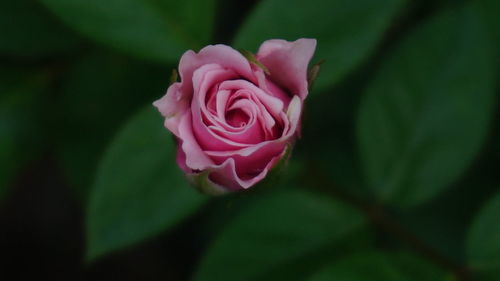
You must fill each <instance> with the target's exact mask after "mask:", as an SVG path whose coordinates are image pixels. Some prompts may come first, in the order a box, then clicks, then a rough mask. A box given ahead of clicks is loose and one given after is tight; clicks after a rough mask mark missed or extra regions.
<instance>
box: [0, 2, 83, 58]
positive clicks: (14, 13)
mask: <svg viewBox="0 0 500 281" xmlns="http://www.w3.org/2000/svg"><path fill="white" fill-rule="evenodd" d="M0 34H2V36H0V54H5V55H11V56H23V57H26V56H28V57H31V56H47V55H54V54H58V53H62V52H67V51H69V50H71V49H72V48H75V47H76V46H77V45H78V44H79V42H80V39H79V38H78V36H76V35H75V34H73V33H72V32H71V31H70V30H68V29H67V28H65V27H64V26H63V25H61V24H60V23H58V22H57V20H56V19H55V18H54V17H53V16H52V15H51V14H50V13H49V12H47V11H46V10H45V9H44V7H43V6H41V5H40V4H39V3H36V1H33V0H16V1H0Z"/></svg>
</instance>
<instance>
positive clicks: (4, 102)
mask: <svg viewBox="0 0 500 281" xmlns="http://www.w3.org/2000/svg"><path fill="white" fill-rule="evenodd" d="M48 82H49V79H48V76H47V75H46V73H44V72H39V71H36V70H21V69H14V68H9V69H0V199H1V198H2V197H4V196H5V195H6V194H7V188H8V187H9V185H10V184H11V183H12V181H13V180H14V178H15V177H16V176H17V174H18V171H19V169H20V168H21V167H22V165H23V164H24V163H25V162H27V161H29V160H32V159H35V158H36V157H37V156H38V155H39V153H40V151H41V150H42V149H43V148H45V147H44V144H45V142H44V135H43V130H41V122H40V119H41V118H40V115H39V113H40V112H39V109H40V107H43V106H42V105H43V104H42V103H41V100H42V93H43V92H44V91H46V87H47V85H48Z"/></svg>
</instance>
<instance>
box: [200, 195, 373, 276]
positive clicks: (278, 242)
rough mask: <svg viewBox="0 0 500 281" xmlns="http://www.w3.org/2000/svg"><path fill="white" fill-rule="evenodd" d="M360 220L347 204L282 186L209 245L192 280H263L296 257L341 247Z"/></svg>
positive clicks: (359, 224)
mask: <svg viewBox="0 0 500 281" xmlns="http://www.w3.org/2000/svg"><path fill="white" fill-rule="evenodd" d="M363 223H364V220H363V218H362V216H361V215H360V214H359V213H358V212H356V210H353V209H352V208H350V207H349V206H346V205H344V204H343V203H340V202H337V201H333V200H331V199H328V198H325V197H322V196H319V195H315V194H313V193H309V192H305V191H301V190H297V189H293V188H289V187H287V188H284V189H282V190H281V192H274V193H271V194H268V195H267V196H262V197H261V198H260V200H259V201H256V202H253V204H252V205H251V206H250V207H249V208H248V209H246V210H244V211H242V212H241V213H240V214H239V216H237V217H236V218H235V220H234V221H233V222H232V223H230V224H229V225H228V226H227V227H226V228H225V229H224V230H223V231H222V232H221V233H220V234H219V235H218V236H217V239H216V241H214V243H212V245H211V248H209V249H208V251H207V253H206V256H205V257H204V258H203V260H202V262H201V266H200V268H199V269H198V272H197V273H196V275H195V278H194V280H196V281H205V280H218V281H225V280H231V281H243V280H262V279H263V278H264V277H265V276H267V274H268V273H269V272H272V271H273V270H275V269H277V268H280V267H282V266H285V265H286V264H289V263H293V262H294V261H296V260H297V259H300V258H303V257H305V256H308V255H314V253H315V252H317V251H321V250H324V248H326V247H328V246H332V243H333V244H334V245H333V246H335V245H341V244H342V243H340V242H339V240H341V239H342V238H346V237H347V236H349V235H352V234H353V233H354V232H355V231H358V230H360V228H361V226H362V225H363Z"/></svg>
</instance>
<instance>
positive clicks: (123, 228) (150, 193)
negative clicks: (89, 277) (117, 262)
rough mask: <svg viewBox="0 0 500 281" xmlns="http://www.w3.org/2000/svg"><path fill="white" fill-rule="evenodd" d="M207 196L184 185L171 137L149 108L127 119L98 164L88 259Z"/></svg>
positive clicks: (154, 229)
mask: <svg viewBox="0 0 500 281" xmlns="http://www.w3.org/2000/svg"><path fill="white" fill-rule="evenodd" d="M205 199H206V197H204V196H202V195H201V194H199V193H198V192H196V190H195V189H194V188H192V187H190V186H189V185H188V184H187V181H186V179H185V177H184V175H183V174H182V172H181V171H180V169H179V168H178V167H177V165H176V164H175V145H174V141H173V139H172V136H171V135H170V134H169V133H168V132H167V131H166V129H165V128H163V120H162V118H161V116H160V114H159V113H158V112H157V111H156V110H155V109H154V108H153V106H150V107H148V108H147V109H146V110H143V111H141V112H140V113H139V114H138V115H137V116H135V117H134V118H133V119H132V120H131V121H130V122H129V123H127V126H126V127H125V128H124V129H123V130H122V131H121V132H120V133H119V134H118V136H117V137H116V139H115V141H114V142H113V143H112V145H111V146H110V148H109V150H108V151H107V153H106V154H105V155H104V158H103V160H102V162H101V165H100V167H99V171H98V174H97V180H96V182H95V185H94V189H93V192H92V194H91V197H90V202H89V208H88V213H87V235H88V237H87V238H88V248H87V259H88V260H93V259H95V258H97V257H99V256H102V255H104V254H107V253H109V252H111V251H114V250H118V249H120V248H124V247H127V246H130V245H132V244H135V243H137V242H140V241H142V240H144V239H147V238H150V237H152V236H154V235H156V234H158V233H160V232H161V231H165V230H167V229H168V228H171V227H173V226H174V225H175V224H177V223H179V222H180V221H181V220H183V219H185V218H186V217H188V216H189V215H190V214H192V213H193V212H194V211H195V210H196V209H198V208H200V207H201V206H202V204H203V203H204V202H205Z"/></svg>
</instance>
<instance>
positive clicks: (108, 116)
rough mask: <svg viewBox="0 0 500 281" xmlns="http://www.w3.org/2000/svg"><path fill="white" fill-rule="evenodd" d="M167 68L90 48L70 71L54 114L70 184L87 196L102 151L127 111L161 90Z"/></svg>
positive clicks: (131, 111)
mask: <svg viewBox="0 0 500 281" xmlns="http://www.w3.org/2000/svg"><path fill="white" fill-rule="evenodd" d="M168 75H169V71H168V68H160V67H156V66H151V65H148V64H144V63H139V62H135V61H130V60H125V59H123V58H121V57H119V56H114V55H110V54H107V53H101V52H92V53H90V54H89V55H86V56H83V57H82V58H81V60H80V61H78V62H77V63H76V64H75V65H74V66H73V67H72V68H70V69H69V71H67V73H66V75H65V77H64V82H63V84H62V90H61V91H62V96H61V99H60V104H58V105H57V112H58V113H59V114H60V115H59V116H58V118H57V120H56V122H57V124H58V127H59V130H58V131H57V136H58V137H57V140H58V143H59V144H58V146H57V147H58V152H59V154H60V156H61V158H62V163H63V165H62V166H63V169H64V172H65V174H66V176H67V179H68V180H69V182H70V184H71V185H72V187H75V190H76V191H77V193H78V194H79V195H81V196H82V197H86V196H87V193H88V192H89V187H90V184H91V183H92V180H93V179H94V178H93V177H94V172H95V170H96V166H97V163H98V161H99V158H100V155H101V153H102V152H103V151H104V149H105V147H106V145H107V144H108V142H109V141H110V140H111V138H112V137H113V136H114V134H115V133H116V130H117V128H118V127H119V126H120V125H121V124H122V122H124V121H125V120H126V119H128V118H129V116H130V115H131V114H133V113H135V112H136V111H137V110H138V109H139V108H140V107H142V106H143V105H145V104H146V103H148V104H151V102H152V100H153V99H154V98H155V97H159V96H161V94H162V93H163V92H164V90H165V88H166V86H167V85H168Z"/></svg>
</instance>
